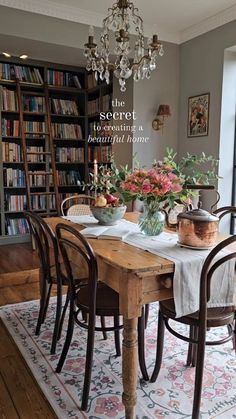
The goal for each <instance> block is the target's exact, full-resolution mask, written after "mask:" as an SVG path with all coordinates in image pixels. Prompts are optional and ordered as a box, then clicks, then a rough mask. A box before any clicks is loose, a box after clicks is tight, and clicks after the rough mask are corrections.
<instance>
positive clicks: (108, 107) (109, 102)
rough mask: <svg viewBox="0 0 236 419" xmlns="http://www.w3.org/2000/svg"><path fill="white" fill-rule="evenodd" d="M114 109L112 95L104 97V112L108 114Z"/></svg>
mask: <svg viewBox="0 0 236 419" xmlns="http://www.w3.org/2000/svg"><path fill="white" fill-rule="evenodd" d="M111 109H112V94H110V95H104V96H102V110H103V112H108V111H110V110H111Z"/></svg>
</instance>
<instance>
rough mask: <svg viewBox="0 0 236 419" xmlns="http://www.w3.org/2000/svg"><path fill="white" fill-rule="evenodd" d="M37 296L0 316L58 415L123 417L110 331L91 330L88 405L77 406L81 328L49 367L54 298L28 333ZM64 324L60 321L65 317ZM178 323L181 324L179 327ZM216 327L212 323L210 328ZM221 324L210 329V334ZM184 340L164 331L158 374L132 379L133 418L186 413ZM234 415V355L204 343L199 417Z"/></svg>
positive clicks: (188, 387) (151, 348)
mask: <svg viewBox="0 0 236 419" xmlns="http://www.w3.org/2000/svg"><path fill="white" fill-rule="evenodd" d="M37 315H38V302H37V301H32V302H29V303H22V304H17V305H14V306H6V307H3V308H2V309H1V311H0V316H1V318H2V320H3V322H4V323H5V325H6V327H7V329H8V330H9V332H10V334H11V335H12V336H13V338H14V340H15V342H16V344H17V346H18V348H19V349H20V351H21V352H22V354H23V357H24V358H25V360H26V361H27V363H28V365H29V367H30V369H31V371H32V373H33V374H34V376H35V378H36V380H37V382H38V384H39V385H40V387H41V388H42V390H43V392H44V394H45V396H46V397H47V399H48V400H49V402H50V403H51V405H52V407H53V409H54V411H55V412H56V415H57V416H58V418H60V419H67V418H73V419H79V418H90V419H99V418H102V419H104V418H116V419H118V418H119V419H121V418H124V408H123V405H122V402H121V391H122V379H121V359H120V358H116V356H115V349H114V340H113V334H112V333H110V334H108V335H109V337H108V340H107V341H104V340H103V339H102V336H101V333H99V334H97V335H96V342H95V353H94V365H93V374H92V384H91V391H90V399H89V411H88V412H86V413H83V412H81V411H80V409H79V406H80V399H81V388H82V385H83V378H84V364H85V342H86V332H85V331H84V330H81V329H80V328H79V327H75V333H74V339H73V343H72V345H71V349H70V352H69V355H68V357H67V360H66V362H65V365H64V369H63V372H62V373H61V374H55V373H54V371H55V367H56V365H57V362H58V358H59V354H60V352H61V349H62V342H63V340H64V336H65V330H64V331H63V336H62V339H61V341H60V342H59V344H58V348H57V349H58V350H57V353H58V355H54V356H52V355H50V344H51V339H52V328H53V321H54V315H55V300H54V299H52V300H51V304H50V307H49V310H48V315H47V320H46V322H45V324H44V326H43V327H42V331H41V334H40V336H39V337H35V336H34V330H35V326H36V320H37ZM156 324H157V304H155V305H152V308H151V313H150V319H149V324H148V330H147V334H146V335H147V336H146V346H147V365H148V370H149V372H150V373H151V372H152V369H153V363H154V362H153V360H154V354H155V340H156ZM65 325H66V323H65ZM183 330H184V327H181V331H183ZM215 330H216V329H215ZM224 332H225V329H224V330H223V329H218V330H217V331H214V332H212V331H211V332H210V334H211V335H213V334H214V338H215V337H216V336H220V335H222V333H223V334H224ZM186 353H187V344H186V343H184V342H181V341H180V340H177V339H176V338H175V337H173V336H172V335H170V334H169V333H168V332H167V331H166V335H165V349H164V359H163V365H162V369H161V372H160V374H159V377H158V380H157V382H156V383H154V384H150V383H145V382H142V380H140V379H139V382H138V408H137V419H152V418H158V419H163V418H168V419H177V418H180V419H182V418H191V405H192V395H193V383H194V368H187V367H185V361H186ZM216 417H217V418H221V419H227V418H236V358H235V354H234V351H233V350H232V343H231V342H229V343H228V344H226V345H221V346H218V347H217V346H215V347H208V348H207V355H206V362H205V373H204V388H203V394H202V406H201V418H216Z"/></svg>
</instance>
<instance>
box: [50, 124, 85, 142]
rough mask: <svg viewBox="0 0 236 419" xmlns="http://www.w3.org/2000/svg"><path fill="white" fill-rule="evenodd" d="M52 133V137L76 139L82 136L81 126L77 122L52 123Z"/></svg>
mask: <svg viewBox="0 0 236 419" xmlns="http://www.w3.org/2000/svg"><path fill="white" fill-rule="evenodd" d="M52 135H53V137H54V138H66V139H77V140H82V138H83V133H82V129H81V126H80V125H77V124H52Z"/></svg>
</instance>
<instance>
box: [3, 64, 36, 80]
mask: <svg viewBox="0 0 236 419" xmlns="http://www.w3.org/2000/svg"><path fill="white" fill-rule="evenodd" d="M0 79H5V80H16V79H18V80H20V81H24V82H28V83H36V84H43V78H42V75H41V73H40V70H39V69H38V68H35V67H30V66H20V65H15V64H8V63H0Z"/></svg>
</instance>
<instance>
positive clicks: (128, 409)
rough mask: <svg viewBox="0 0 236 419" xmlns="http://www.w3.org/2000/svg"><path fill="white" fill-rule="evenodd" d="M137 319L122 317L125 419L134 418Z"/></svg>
mask: <svg viewBox="0 0 236 419" xmlns="http://www.w3.org/2000/svg"><path fill="white" fill-rule="evenodd" d="M137 321H138V319H137V318H136V319H131V320H128V319H124V340H123V354H122V377H123V389H124V392H123V395H122V400H123V403H124V405H125V417H126V419H134V418H135V407H136V402H137V394H136V389H137V378H138V341H137Z"/></svg>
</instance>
